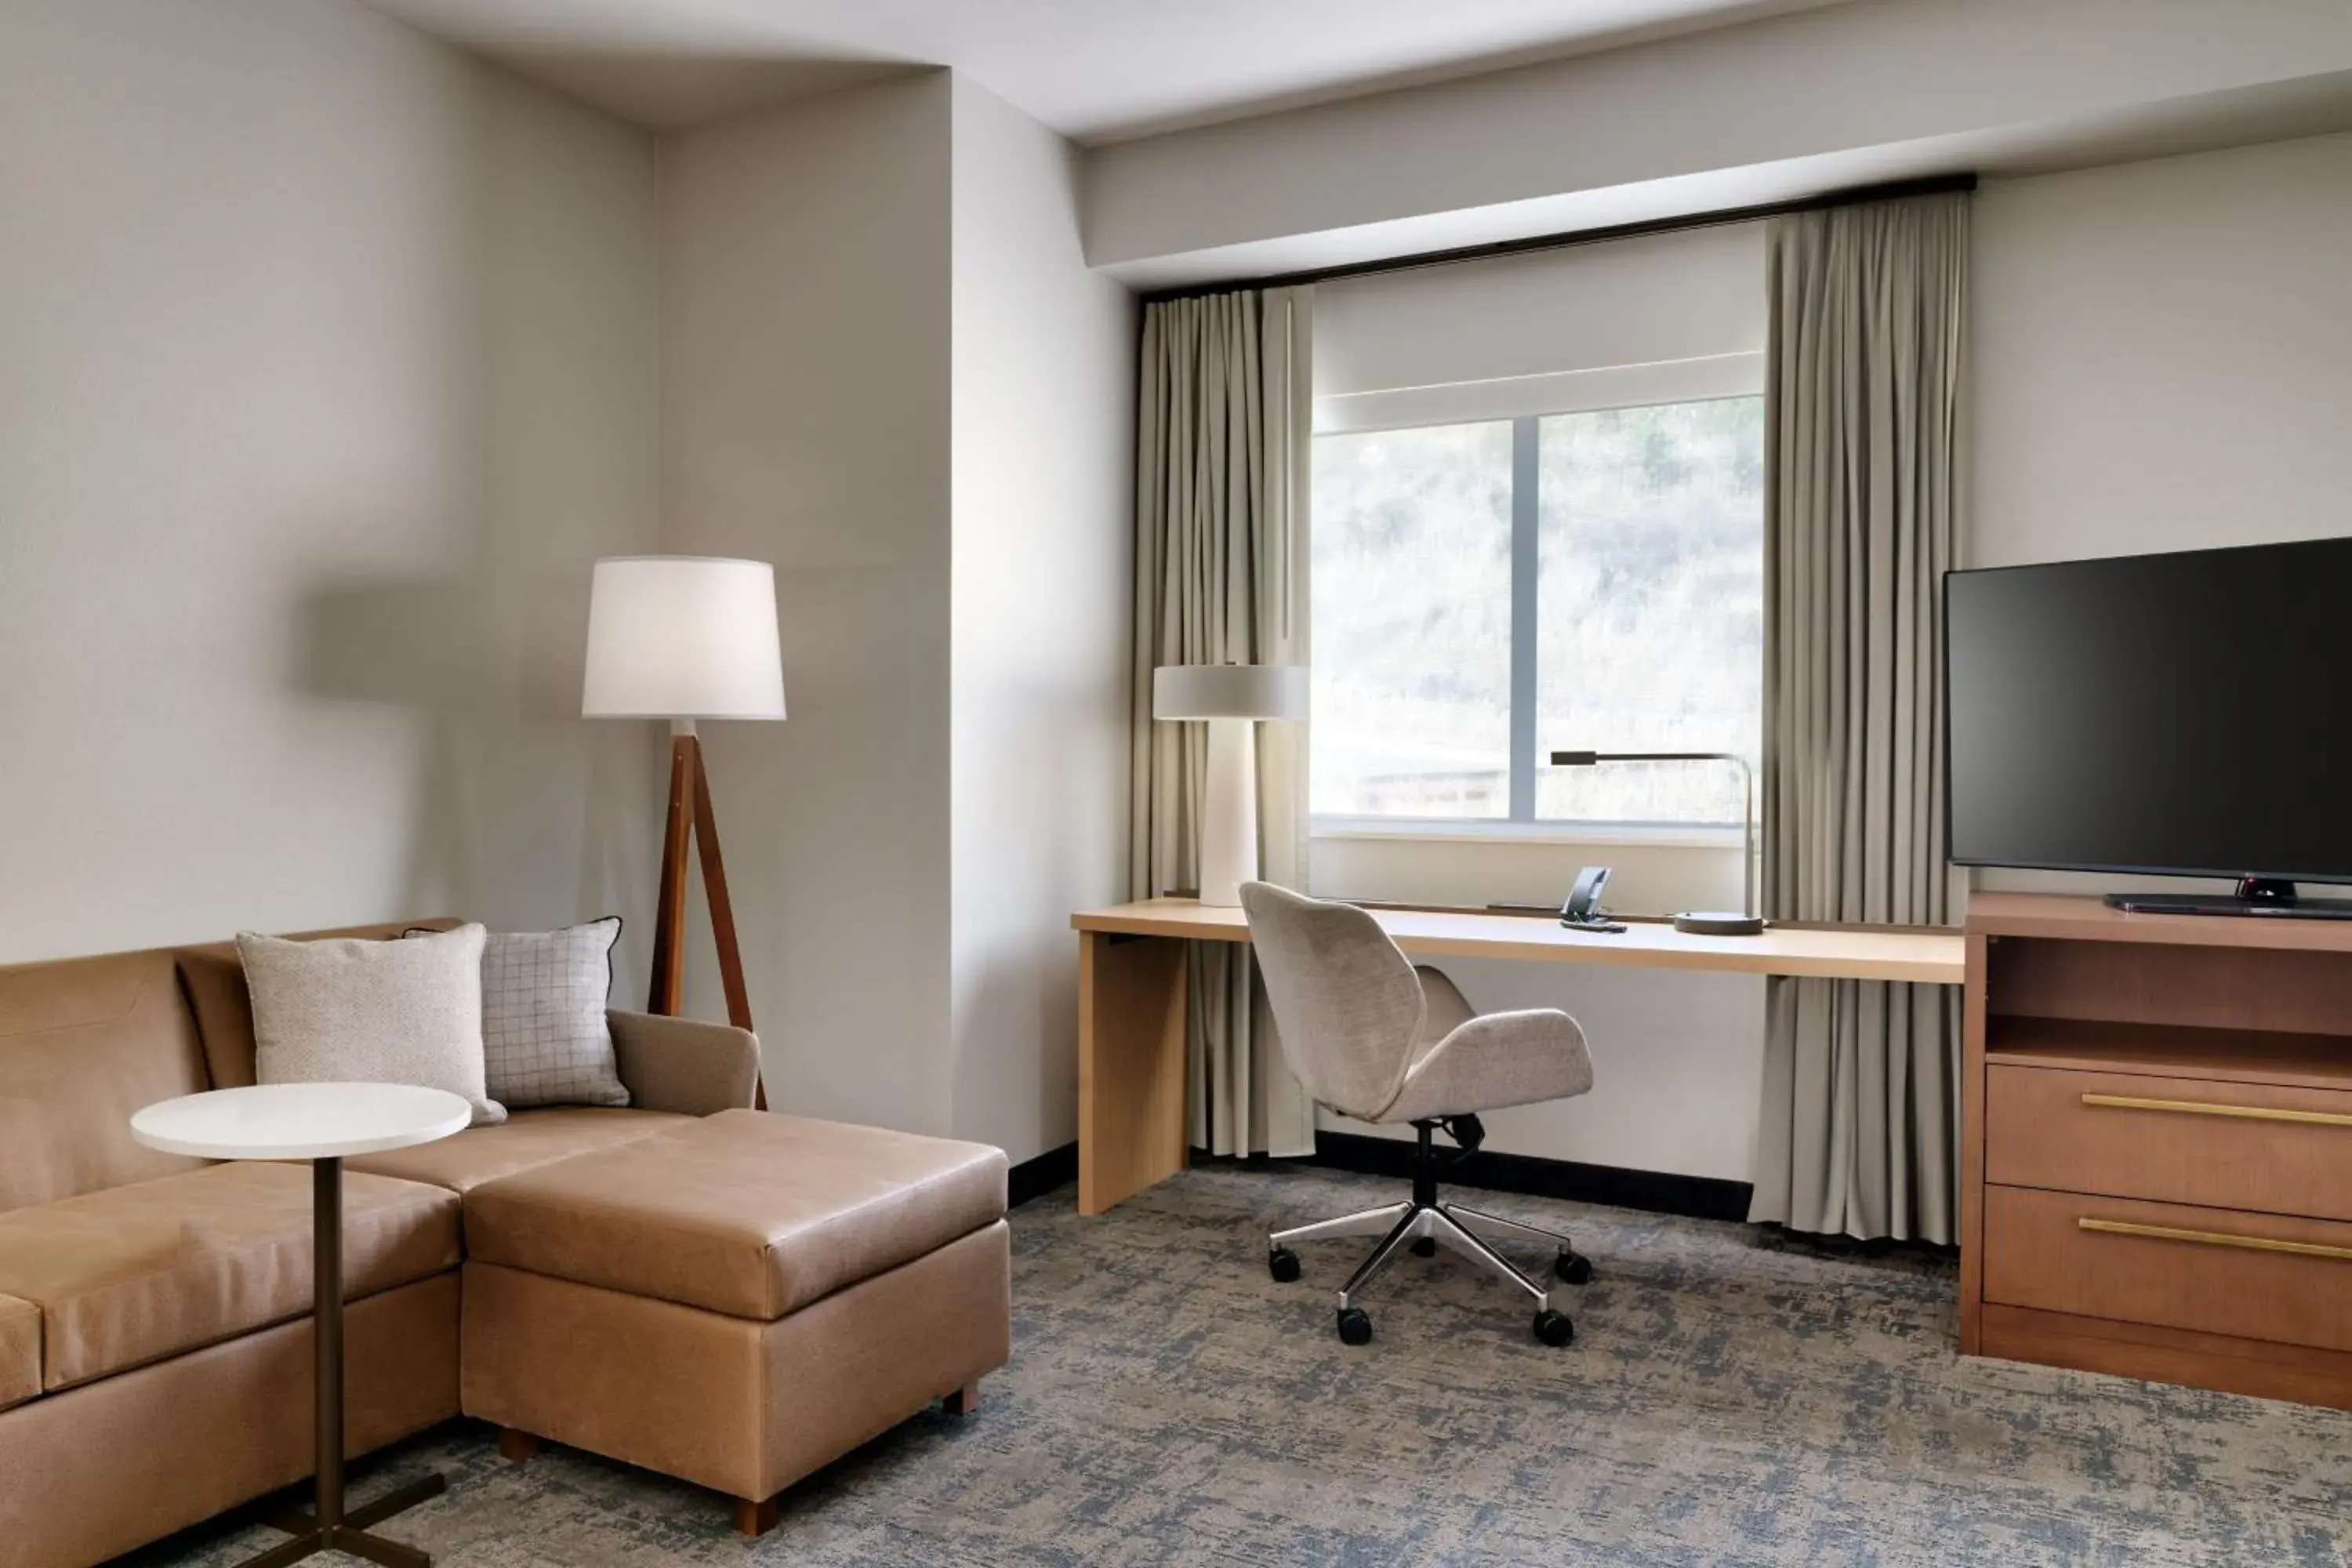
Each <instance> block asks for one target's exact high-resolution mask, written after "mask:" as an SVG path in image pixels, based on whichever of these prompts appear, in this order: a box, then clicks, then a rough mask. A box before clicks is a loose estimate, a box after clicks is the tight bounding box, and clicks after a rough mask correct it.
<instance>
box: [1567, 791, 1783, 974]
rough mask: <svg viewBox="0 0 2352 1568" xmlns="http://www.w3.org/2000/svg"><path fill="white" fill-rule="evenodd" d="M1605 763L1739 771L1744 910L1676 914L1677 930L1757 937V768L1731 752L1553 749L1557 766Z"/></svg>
mask: <svg viewBox="0 0 2352 1568" xmlns="http://www.w3.org/2000/svg"><path fill="white" fill-rule="evenodd" d="M1600 763H1730V764H1731V765H1732V766H1734V767H1736V768H1738V770H1739V848H1740V856H1739V885H1740V894H1741V912H1740V913H1738V914H1736V915H1735V914H1731V913H1728V912H1725V911H1720V910H1686V911H1685V912H1684V913H1682V914H1678V915H1676V916H1675V930H1676V931H1687V932H1689V933H1690V934H1691V935H1693V936H1755V935H1757V934H1758V933H1759V932H1761V931H1763V929H1764V918H1763V917H1762V916H1761V915H1759V914H1758V913H1757V912H1756V770H1755V769H1754V768H1751V767H1749V766H1748V759H1747V758H1746V757H1743V756H1740V755H1738V753H1736V752H1553V753H1552V754H1551V765H1552V766H1553V767H1556V768H1589V767H1594V766H1597V765H1598V764H1600Z"/></svg>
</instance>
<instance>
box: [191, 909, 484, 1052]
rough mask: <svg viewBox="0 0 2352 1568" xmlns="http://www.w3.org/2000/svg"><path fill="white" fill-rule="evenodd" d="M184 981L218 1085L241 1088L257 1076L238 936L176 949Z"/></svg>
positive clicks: (382, 929)
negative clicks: (222, 940) (236, 939)
mask: <svg viewBox="0 0 2352 1568" xmlns="http://www.w3.org/2000/svg"><path fill="white" fill-rule="evenodd" d="M459 923H460V922H458V921H454V920H449V919H446V918H436V919H432V920H421V921H394V922H392V923H391V924H390V925H373V926H346V927H344V928H342V929H341V930H340V931H296V932H294V933H293V934H292V935H290V936H289V937H288V939H287V940H288V941H289V942H316V941H319V940H320V939H321V938H324V937H331V936H356V937H362V938H367V939H370V940H389V939H391V938H394V937H397V936H398V935H399V934H400V933H401V932H402V931H407V930H410V929H411V928H413V927H424V928H427V929H430V930H433V931H448V930H451V929H452V928H454V927H456V926H457V924H459ZM172 956H173V959H175V960H176V961H177V962H178V963H179V966H180V984H182V985H184V986H185V987H186V988H187V993H188V1005H189V1006H191V1007H192V1008H194V1010H195V1017H196V1034H197V1036H198V1037H199V1038H201V1039H202V1040H203V1041H204V1053H205V1070H206V1072H207V1074H208V1076H209V1077H210V1079H211V1080H212V1082H211V1085H210V1087H212V1088H214V1089H243V1088H245V1087H246V1086H247V1084H250V1083H252V1082H253V1081H254V1068H253V1058H254V1044H253V993H251V992H250V991H248V990H247V989H246V985H245V965H244V964H243V963H240V962H239V961H238V959H237V956H236V942H205V943H204V944H203V945H202V946H199V947H181V948H174V949H173V950H172Z"/></svg>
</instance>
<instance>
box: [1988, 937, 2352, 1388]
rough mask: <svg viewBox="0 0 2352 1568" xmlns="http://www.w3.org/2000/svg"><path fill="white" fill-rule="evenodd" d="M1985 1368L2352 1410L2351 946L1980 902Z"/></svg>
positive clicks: (2350, 941)
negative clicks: (2056, 1372)
mask: <svg viewBox="0 0 2352 1568" xmlns="http://www.w3.org/2000/svg"><path fill="white" fill-rule="evenodd" d="M1968 946H1969V959H1968V963H1969V980H1968V994H1967V1000H1966V1002H1965V1004H1964V1016H1965V1020H1966V1029H1965V1032H1964V1034H1963V1037H1962V1047H1961V1048H1962V1055H1961V1074H1960V1092H1961V1104H1962V1111H1961V1144H1960V1161H1961V1175H1960V1205H1959V1206H1960V1349H1961V1352H1963V1353H1964V1354H1970V1355H1993V1356H2004V1357H2008V1358H2009V1359H2011V1360H2014V1361H2031V1362H2041V1363H2047V1364H2050V1365H2053V1366H2072V1367H2081V1368H2083V1369H2084V1370H2086V1371H2091V1372H2105V1373H2120V1374H2122V1375H2124V1376H2126V1377H2146V1378H2156V1379H2159V1380H2162V1381H2164V1382H2168V1383H2185V1384H2192V1385H2194V1386H2197V1387H2200V1388H2219V1389H2227V1390H2230V1391H2231V1392H2233V1393H2238V1394H2254V1395H2256V1396H2258V1397H2261V1398H2265V1399H2296V1400H2303V1401H2305V1402H2307V1403H2311V1404H2317V1405H2336V1406H2337V1407H2339V1408H2343V1409H2352V926H2347V925H2346V924H2343V923H2341V922H2331V921H2244V920H2196V919H2182V920H2160V921H2159V920H2144V919H2140V918H2138V917H2137V916H2132V915H2126V914H2120V913H2117V912H2116V910H2111V909H2105V908H2103V907H2101V905H2100V903H2099V902H2098V900H2095V899H2083V898H2074V899H2069V898H2060V897H2053V896H2049V895H2042V894H2029V893H1989V892H1979V893H1977V894H1974V895H1972V896H1971V897H1970V898H1969V922H1968Z"/></svg>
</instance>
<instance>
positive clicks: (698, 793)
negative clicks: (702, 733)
mask: <svg viewBox="0 0 2352 1568" xmlns="http://www.w3.org/2000/svg"><path fill="white" fill-rule="evenodd" d="M687 744H688V745H689V746H692V747H693V748H694V832H695V837H696V840H697V842H698V844H699V846H700V847H701V849H702V890H703V892H704V893H705V894H707V895H709V900H710V934H711V937H712V938H713V940H715V941H716V942H718V944H719V984H720V985H722V986H724V987H725V988H726V992H727V1021H728V1022H729V1023H730V1024H732V1025H734V1026H736V1027H737V1028H739V1029H748V1028H750V1027H751V992H750V991H749V990H747V989H745V987H744V984H743V952H742V949H741V948H740V947H739V946H737V945H736V941H735V906H734V904H733V903H732V902H730V900H729V899H728V897H727V868H726V866H725V865H724V864H723V863H721V862H720V860H719V817H718V816H717V814H715V813H714V812H712V810H711V809H710V774H709V772H707V771H706V770H705V769H704V767H703V765H702V743H701V742H698V741H697V740H695V739H693V738H692V737H691V736H689V737H688V739H687Z"/></svg>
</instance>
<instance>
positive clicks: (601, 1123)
mask: <svg viewBox="0 0 2352 1568" xmlns="http://www.w3.org/2000/svg"><path fill="white" fill-rule="evenodd" d="M693 1120H694V1118H693V1117H691V1116H677V1115H673V1114H672V1113H670V1112H669V1111H667V1110H615V1109H609V1108H605V1107H601V1106H563V1107H560V1108H555V1109H551V1110H517V1111H510V1112H509V1113H508V1116H507V1119H506V1121H504V1122H502V1123H500V1124H499V1125H498V1126H496V1127H469V1128H467V1130H466V1131H463V1132H460V1133H458V1134H457V1136H456V1137H454V1138H443V1139H441V1140H439V1141H437V1142H432V1143H419V1144H417V1145H416V1146H415V1148H413V1149H394V1150H393V1151H391V1152H388V1153H383V1154H362V1155H359V1156H356V1157H354V1158H352V1159H349V1160H346V1161H344V1162H343V1168H344V1169H345V1170H347V1171H365V1172H368V1173H371V1174H373V1175H378V1176H397V1177H399V1178H400V1179H401V1180H402V1181H404V1182H425V1183H427V1184H431V1185H433V1186H436V1187H446V1188H448V1189H449V1190H450V1191H451V1192H453V1193H468V1192H471V1191H473V1190H474V1189H475V1188H476V1187H478V1186H479V1185H481V1184H483V1183H484V1182H488V1181H494V1180H496V1179H497V1178H499V1177H500V1176H511V1175H513V1174H514V1173H516V1172H518V1171H528V1170H531V1169H533V1168H535V1167H537V1166H540V1165H546V1164H551V1163H554V1162H555V1161H558V1160H563V1159H568V1158H570V1157H571V1156H572V1155H574V1154H583V1153H586V1152H588V1151H590V1150H592V1149H609V1148H612V1147H613V1146H614V1144H616V1143H628V1142H635V1140H637V1139H639V1138H650V1137H652V1136H653V1135H654V1134H655V1133H656V1132H666V1131H669V1130H670V1129H671V1128H673V1127H683V1126H685V1125H687V1124H688V1122H691V1121H693Z"/></svg>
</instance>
